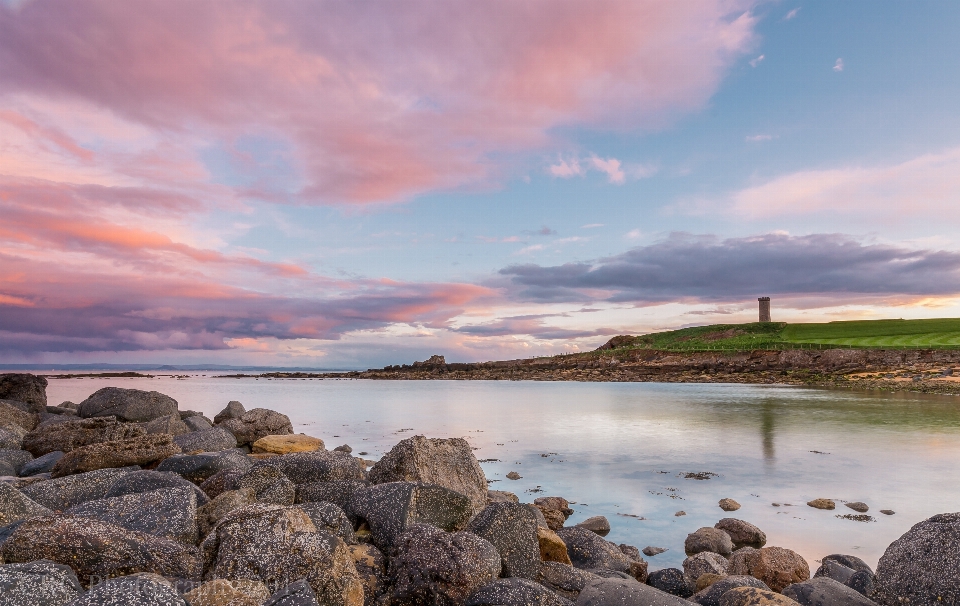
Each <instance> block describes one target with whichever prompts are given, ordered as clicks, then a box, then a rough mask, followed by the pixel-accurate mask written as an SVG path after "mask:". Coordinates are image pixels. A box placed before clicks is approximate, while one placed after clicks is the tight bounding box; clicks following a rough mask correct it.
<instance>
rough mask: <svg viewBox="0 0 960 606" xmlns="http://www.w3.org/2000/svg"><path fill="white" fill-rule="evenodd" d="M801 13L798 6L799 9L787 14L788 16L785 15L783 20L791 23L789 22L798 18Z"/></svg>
mask: <svg viewBox="0 0 960 606" xmlns="http://www.w3.org/2000/svg"><path fill="white" fill-rule="evenodd" d="M799 13H800V7H799V6H798V7H797V8H795V9H793V10H791V11H790V12H789V13H787V14H786V15H784V16H783V20H784V21H789V20H791V19H793V18H794V17H796V16H797V14H799Z"/></svg>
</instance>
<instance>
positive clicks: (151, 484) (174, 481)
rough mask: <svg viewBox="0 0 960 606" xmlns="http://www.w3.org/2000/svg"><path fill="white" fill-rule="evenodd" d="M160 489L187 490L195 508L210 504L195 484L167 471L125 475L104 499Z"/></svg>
mask: <svg viewBox="0 0 960 606" xmlns="http://www.w3.org/2000/svg"><path fill="white" fill-rule="evenodd" d="M161 488H189V489H190V490H191V491H192V492H193V494H194V495H196V498H197V507H202V506H203V505H206V504H207V503H209V502H210V497H208V496H207V495H206V493H204V492H203V491H202V490H200V489H199V488H198V487H197V486H196V485H195V484H193V483H191V482H188V481H186V480H184V479H183V478H182V477H180V476H179V475H177V474H175V473H172V472H169V471H151V470H146V469H145V470H142V471H134V472H131V473H128V474H126V475H125V476H123V477H121V478H119V479H118V480H117V481H116V482H114V484H113V486H111V487H110V490H108V491H107V494H105V495H104V498H110V497H121V496H123V495H126V494H137V493H143V492H151V491H154V490H160V489H161Z"/></svg>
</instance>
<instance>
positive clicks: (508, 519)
mask: <svg viewBox="0 0 960 606" xmlns="http://www.w3.org/2000/svg"><path fill="white" fill-rule="evenodd" d="M537 528H538V525H537V519H536V517H535V516H534V515H533V513H532V512H531V511H530V509H529V508H528V507H527V506H526V505H521V504H520V503H491V504H489V505H487V506H486V507H485V508H484V509H483V511H481V512H480V513H479V514H477V516H476V517H475V518H473V520H471V522H470V523H469V524H468V525H467V530H468V531H470V532H472V533H473V534H475V535H477V536H478V537H480V538H482V539H486V540H487V541H489V542H490V544H491V545H493V546H494V547H496V549H497V552H498V553H499V554H500V558H501V560H502V564H503V569H502V572H501V574H502V575H503V576H505V577H520V578H525V579H536V578H537V577H538V576H539V575H540V562H541V561H542V560H541V557H540V540H539V538H538V534H537Z"/></svg>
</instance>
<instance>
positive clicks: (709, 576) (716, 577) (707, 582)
mask: <svg viewBox="0 0 960 606" xmlns="http://www.w3.org/2000/svg"><path fill="white" fill-rule="evenodd" d="M725 578H727V575H725V574H714V573H712V572H707V573H705V574H701V575H700V576H699V577H698V578H697V591H696V592H697V593H700V592H701V591H703V590H704V589H706V588H707V587H710V586H711V585H713V584H714V583H716V582H717V581H720V580H723V579H725Z"/></svg>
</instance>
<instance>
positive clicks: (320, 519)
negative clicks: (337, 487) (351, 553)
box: [297, 502, 357, 545]
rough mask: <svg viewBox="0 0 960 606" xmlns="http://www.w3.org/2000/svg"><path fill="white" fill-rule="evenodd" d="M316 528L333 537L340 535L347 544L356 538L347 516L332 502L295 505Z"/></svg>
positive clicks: (354, 542) (352, 543)
mask: <svg viewBox="0 0 960 606" xmlns="http://www.w3.org/2000/svg"><path fill="white" fill-rule="evenodd" d="M297 507H299V508H300V509H301V510H302V511H303V512H304V513H306V514H307V517H309V518H310V521H311V522H313V525H314V526H316V527H317V530H323V531H325V532H329V533H330V534H332V535H333V536H335V537H340V539H341V540H343V542H344V543H346V544H347V545H354V544H356V542H357V538H356V537H355V536H354V534H353V524H352V523H351V522H350V520H349V519H348V518H347V514H345V513H344V512H343V509H341V508H339V507H337V506H336V505H334V504H333V503H322V502H321V503H303V504H300V505H297Z"/></svg>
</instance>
